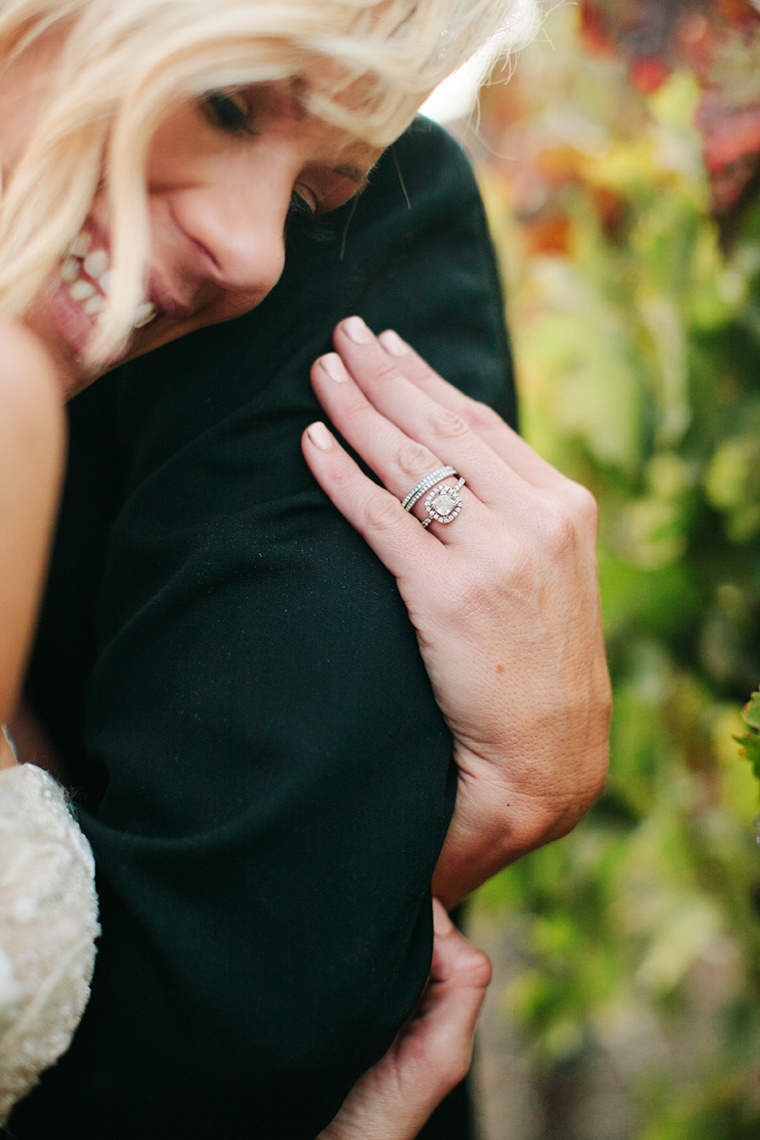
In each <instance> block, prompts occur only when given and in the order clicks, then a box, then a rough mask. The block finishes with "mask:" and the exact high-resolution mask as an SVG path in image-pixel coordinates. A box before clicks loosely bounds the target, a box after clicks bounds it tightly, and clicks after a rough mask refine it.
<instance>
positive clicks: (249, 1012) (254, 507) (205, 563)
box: [11, 121, 513, 1140]
mask: <svg viewBox="0 0 760 1140" xmlns="http://www.w3.org/2000/svg"><path fill="white" fill-rule="evenodd" d="M399 171H400V172H401V175H402V177H403V187H402V184H401V181H400V178H399ZM252 192H255V191H252ZM407 196H408V199H409V204H407ZM354 312H358V313H361V315H362V316H363V317H364V318H365V319H366V320H367V321H368V323H369V324H370V325H371V326H373V327H374V328H375V329H376V330H378V331H379V330H381V329H383V328H386V327H393V328H396V329H397V330H398V331H399V332H400V333H401V335H402V336H405V337H407V338H408V339H409V340H410V342H411V343H413V344H414V345H415V347H417V348H418V350H419V351H420V352H421V353H422V354H423V355H424V356H426V357H427V359H428V360H429V361H430V362H431V363H432V364H433V365H435V366H436V367H437V368H438V369H439V370H440V371H441V372H442V373H443V374H444V375H446V376H447V377H448V378H449V379H451V380H453V381H454V382H456V383H458V384H459V385H461V386H462V387H463V388H465V389H466V390H467V391H469V392H471V393H473V394H475V395H477V396H479V397H481V398H483V399H485V400H488V401H489V402H491V403H495V404H496V405H497V406H499V408H500V410H501V411H502V412H503V413H505V414H507V415H508V416H510V415H511V414H512V412H513V405H512V388H511V372H510V366H509V354H508V349H507V343H506V336H505V331H504V326H503V316H502V302H501V296H500V291H499V286H498V281H497V275H496V271H495V266H494V259H493V254H492V250H491V246H490V243H489V239H488V237H487V234H486V229H485V225H484V219H483V212H482V206H481V203H480V199H479V196H478V194H477V190H476V188H475V185H474V181H473V178H472V174H471V172H470V169H469V166H468V164H467V162H466V160H465V158H464V157H463V155H462V154H461V152H460V151H459V149H458V148H457V147H456V145H455V144H454V143H453V142H452V141H451V140H450V139H449V138H448V136H446V135H445V134H444V133H443V132H442V131H440V130H439V129H437V128H434V127H432V126H431V125H430V124H426V123H425V122H424V121H421V122H420V123H418V124H417V125H416V126H415V127H414V128H413V129H412V130H410V131H409V132H408V133H407V134H406V135H405V136H404V138H403V139H402V140H401V141H400V142H399V143H398V144H397V145H396V147H395V156H394V155H393V154H389V155H387V156H386V157H385V159H384V160H383V161H382V162H381V163H380V165H379V167H378V169H377V171H376V172H375V173H374V174H373V176H372V182H371V185H370V187H369V189H368V190H367V191H366V193H365V194H364V196H363V197H362V198H361V199H360V200H359V202H358V204H356V206H355V208H353V207H352V206H351V205H349V206H348V207H346V208H344V209H342V210H341V211H339V212H338V213H336V214H335V215H332V216H330V217H328V218H326V219H324V220H323V221H320V222H319V223H318V224H317V226H316V227H312V226H310V225H307V226H306V228H296V227H294V228H293V229H292V231H291V232H290V233H289V235H288V251H287V268H286V271H285V274H284V277H283V279H282V281H281V283H280V284H279V285H278V286H277V288H276V289H275V290H274V292H273V293H272V294H271V295H270V296H269V297H268V298H267V299H266V300H265V301H264V303H263V304H262V305H261V306H260V308H259V309H258V310H256V311H255V312H253V313H251V314H250V315H249V316H247V317H245V318H242V319H241V320H238V321H236V322H233V323H232V324H229V325H225V326H221V327H217V328H215V329H209V330H204V331H202V332H200V333H196V334H195V335H193V336H192V337H189V338H187V339H185V340H184V341H180V342H177V343H176V344H173V345H170V346H167V347H166V348H164V349H162V350H160V351H158V352H156V353H154V354H152V355H151V356H150V357H148V358H146V359H145V360H143V361H138V362H136V363H134V364H131V365H127V366H125V367H124V368H122V369H121V370H120V371H119V372H118V373H117V374H115V375H113V376H111V377H109V378H106V379H105V380H103V381H101V382H99V383H98V384H96V385H95V386H94V388H92V389H90V390H88V391H86V392H84V393H83V394H82V395H81V396H80V397H78V398H77V399H76V400H75V401H74V403H73V404H72V406H71V409H70V412H71V447H70V461H69V472H68V481H67V486H66V490H65V497H64V503H63V508H62V514H61V524H60V529H59V535H58V539H57V544H56V549H55V554H54V560H53V566H52V572H51V579H50V586H49V590H48V594H47V598H46V602H45V606H44V612H43V618H42V622H41V627H40V633H39V638H38V645H37V649H36V652H35V656H34V661H33V665H32V668H31V673H30V682H29V695H30V698H31V700H32V703H33V705H34V707H35V708H36V710H37V713H38V715H39V717H40V719H41V720H42V722H43V724H44V726H45V727H46V728H47V730H48V732H49V734H50V736H51V738H52V739H53V741H54V743H55V745H56V746H57V748H58V749H59V751H60V753H61V756H62V758H63V764H64V771H65V777H66V780H67V781H68V783H69V784H70V785H71V786H72V787H73V788H74V789H75V796H76V803H77V805H78V808H79V814H80V822H81V824H82V827H83V828H84V830H85V832H86V833H87V835H88V837H89V839H90V842H91V844H92V847H93V850H94V853H95V858H96V864H97V869H98V889H99V894H100V899H101V910H102V925H103V936H102V939H101V943H100V950H99V954H98V960H97V967H96V972H95V982H94V988H93V994H92V1000H91V1002H90V1005H89V1007H88V1010H87V1012H86V1014H85V1017H84V1021H83V1022H82V1025H81V1028H80V1030H79V1032H78V1033H77V1036H76V1038H75V1040H74V1044H73V1046H72V1048H71V1050H70V1052H69V1053H68V1054H67V1055H66V1057H65V1058H64V1059H63V1060H62V1061H61V1062H60V1063H59V1064H58V1065H57V1066H56V1067H55V1068H54V1069H53V1070H51V1071H50V1072H48V1074H47V1075H46V1076H45V1077H44V1078H43V1080H42V1082H41V1084H40V1086H39V1088H38V1089H37V1091H36V1092H35V1093H33V1094H32V1096H31V1097H30V1098H29V1099H28V1100H27V1101H26V1102H24V1104H22V1105H21V1106H20V1107H19V1108H18V1109H17V1111H16V1112H15V1113H14V1115H13V1116H12V1118H11V1132H12V1134H13V1135H14V1136H15V1137H17V1138H18V1140H29V1138H32V1137H33V1138H36V1140H52V1138H54V1137H55V1138H56V1140H60V1138H62V1137H64V1138H66V1137H72V1138H74V1137H76V1138H77V1140H100V1138H103V1140H127V1138H130V1140H159V1138H161V1140H164V1138H165V1140H178V1138H180V1137H181V1138H188V1140H195V1138H201V1137H204V1138H206V1137H212V1138H216V1137H220V1138H223V1140H234V1138H236V1137H250V1138H259V1137H262V1138H278V1140H289V1138H299V1137H301V1138H304V1140H308V1138H313V1137H314V1136H315V1135H316V1134H317V1133H318V1132H319V1130H320V1128H321V1127H323V1126H324V1124H325V1123H326V1122H327V1121H328V1120H329V1119H330V1118H331V1117H332V1115H333V1114H334V1112H335V1111H336V1109H337V1108H338V1106H339V1104H340V1102H341V1100H342V1098H343V1096H344V1095H345V1092H346V1091H347V1089H348V1088H349V1087H350V1086H351V1084H352V1083H353V1082H354V1080H355V1079H356V1078H357V1076H358V1075H359V1074H360V1073H361V1072H362V1071H364V1070H365V1069H366V1068H367V1067H368V1066H369V1065H371V1064H372V1063H373V1062H374V1061H375V1060H376V1059H377V1058H378V1057H380V1056H381V1055H382V1053H383V1052H384V1051H385V1049H386V1047H387V1046H388V1044H389V1042H390V1041H391V1040H392V1038H393V1036H394V1034H395V1033H396V1031H397V1029H398V1027H399V1025H400V1024H401V1023H402V1022H403V1021H404V1019H405V1018H406V1016H407V1015H408V1013H409V1012H410V1010H411V1009H412V1008H413V1006H414V1004H415V1002H416V1000H417V997H418V995H419V992H420V989H421V987H422V986H423V984H424V981H425V976H426V972H427V968H428V963H429V956H430V947H431V938H432V934H431V921H430V906H429V882H430V875H431V871H432V869H433V866H434V864H435V860H436V856H437V854H438V851H439V849H440V846H441V843H442V841H443V838H444V835H445V832H446V827H447V823H448V820H449V817H450V814H451V811H452V808H453V798H454V790H455V777H454V772H453V770H452V767H451V764H450V740H449V737H448V734H447V731H446V728H445V725H444V723H443V720H442V718H441V715H440V713H439V710H438V708H437V706H436V704H435V701H434V699H433V696H432V692H431V690H430V686H429V683H428V679H427V676H426V673H425V670H424V668H423V666H422V663H421V660H420V658H419V655H418V652H417V647H416V642H415V637H414V633H413V630H412V627H411V625H410V623H409V621H408V619H407V615H406V611H405V609H404V606H403V604H402V602H401V600H400V598H399V596H398V593H397V590H396V586H395V582H394V580H393V578H392V577H391V575H390V574H389V573H388V572H387V571H386V570H385V569H384V567H383V566H382V565H381V564H380V563H379V562H378V561H377V559H376V558H375V556H374V555H373V554H372V553H371V551H370V550H369V548H368V547H367V546H366V545H365V544H364V542H363V540H362V539H361V538H360V537H359V536H358V535H357V534H356V533H355V532H354V531H353V530H352V529H351V527H350V526H349V525H348V524H347V523H346V522H345V521H344V520H343V518H342V517H341V516H340V515H339V514H338V512H337V511H335V510H334V508H332V506H331V505H330V504H329V502H328V501H327V499H326V497H325V496H324V495H323V494H322V492H321V491H320V490H319V488H318V487H317V486H316V484H315V482H314V480H313V477H312V476H311V474H310V472H309V470H308V468H307V467H306V464H305V463H304V460H303V458H302V455H301V449H300V442H299V441H300V436H301V433H302V431H303V429H304V427H305V426H306V425H307V424H308V423H309V422H311V421H312V420H313V419H315V418H320V417H322V416H323V413H322V412H321V410H320V408H319V406H318V404H317V402H316V400H315V397H314V395H313V393H312V390H311V387H310V384H309V378H308V372H309V367H310V364H311V362H312V361H313V359H314V357H315V356H317V355H318V354H319V353H321V352H323V351H325V350H327V349H328V348H329V344H330V332H331V329H332V327H333V326H334V324H335V323H336V322H337V321H338V320H339V319H341V318H342V317H344V316H346V315H348V314H350V313H354ZM441 458H442V460H443V461H444V462H445V461H446V457H445V456H442V457H441ZM464 474H465V475H466V474H467V473H466V472H465V473H464Z"/></svg>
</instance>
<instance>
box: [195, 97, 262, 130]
mask: <svg viewBox="0 0 760 1140" xmlns="http://www.w3.org/2000/svg"><path fill="white" fill-rule="evenodd" d="M202 105H203V109H204V110H205V112H206V114H207V115H208V117H209V118H210V119H211V121H212V122H213V123H214V125H215V126H217V127H219V128H220V129H221V130H223V131H225V132H226V133H227V134H230V135H252V134H255V133H256V132H255V131H254V129H253V127H252V126H251V123H250V111H249V110H248V108H247V107H245V106H241V105H240V103H239V102H238V101H237V100H236V99H235V97H234V96H233V95H230V94H228V93H227V92H226V91H209V92H208V94H207V95H205V96H204V97H203V103H202Z"/></svg>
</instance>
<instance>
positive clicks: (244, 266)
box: [0, 42, 379, 398]
mask: <svg viewBox="0 0 760 1140" xmlns="http://www.w3.org/2000/svg"><path fill="white" fill-rule="evenodd" d="M56 50H57V45H56V44H50V43H49V42H46V43H45V44H43V45H37V46H36V47H35V48H34V49H32V50H31V51H29V52H27V53H26V55H25V56H24V57H23V59H22V60H21V61H20V63H19V65H18V66H15V67H14V68H13V69H11V71H9V72H8V73H7V74H6V75H5V76H4V77H3V78H2V79H1V80H0V158H1V159H2V164H3V171H4V174H5V175H6V176H7V173H8V172H9V171H11V170H12V167H13V162H14V160H15V158H16V157H17V156H18V154H19V153H20V150H21V147H22V146H23V141H24V139H25V138H26V137H27V136H28V131H29V127H30V125H31V124H32V122H33V116H34V114H35V111H36V109H37V108H38V107H39V98H40V97H41V90H40V89H41V83H40V77H41V76H42V75H44V74H45V67H46V66H49V65H50V62H51V61H52V60H53V59H54V57H55V52H56ZM9 85H10V89H9ZM9 96H10V97H9ZM378 155H379V151H378V150H376V149H374V148H371V147H369V146H368V145H367V144H365V143H362V142H360V141H359V140H357V139H354V138H352V137H350V136H349V135H348V134H347V133H346V132H345V131H342V130H340V129H338V128H336V127H332V126H329V125H327V124H326V123H324V122H322V121H321V120H319V119H315V118H314V117H311V116H308V115H306V113H305V112H304V110H303V107H302V103H301V101H300V99H299V85H298V83H290V82H281V83H273V84H266V85H260V86H257V87H252V88H249V89H246V90H242V91H240V92H235V93H229V92H215V93H211V94H210V95H209V96H208V97H207V98H206V99H205V100H204V101H202V102H200V103H197V104H188V105H186V106H184V107H182V108H180V109H179V110H178V111H177V112H175V113H174V114H172V115H171V116H170V117H169V118H167V119H166V120H165V122H164V123H163V124H162V125H161V127H160V128H159V130H158V132H157V133H156V135H155V137H154V140H153V143H152V146H151V150H150V157H149V164H148V178H147V191H148V203H149V214H150V226H151V246H150V254H149V258H148V266H147V272H146V282H147V284H146V293H145V298H144V302H143V304H142V305H141V307H140V310H139V311H138V313H136V315H135V325H136V327H135V330H134V332H133V334H132V336H131V338H130V340H129V343H128V345H127V346H126V347H125V350H124V352H123V353H122V354H121V355H120V357H119V359H120V360H121V359H126V358H127V357H132V356H137V355H139V354H141V353H143V352H147V351H149V350H150V349H152V348H156V347H158V346H159V345H162V344H165V343H167V342H168V341H170V340H174V339H175V338H177V337H179V336H183V335H184V334H185V333H189V332H192V331H194V330H195V329H198V328H201V327H203V326H204V325H209V324H214V323H217V322H219V321H226V320H230V319H231V318H232V317H237V316H240V315H242V314H243V313H245V312H247V311H248V310H250V309H252V308H254V307H255V306H256V305H258V304H259V302H260V301H262V300H263V298H264V297H265V296H266V295H267V293H268V292H269V291H270V289H272V287H273V286H274V285H275V284H276V282H277V280H278V279H279V277H280V274H281V272H282V268H283V263H284V231H285V225H286V222H287V220H288V217H289V215H290V214H291V213H293V212H294V211H297V212H306V213H314V214H320V213H324V212H326V211H328V210H332V209H335V208H336V207H337V206H340V205H342V204H343V203H345V202H346V201H347V200H348V199H349V198H351V197H352V196H353V195H355V194H356V193H357V192H359V191H360V190H361V189H362V187H363V185H364V183H365V181H366V177H367V174H368V172H369V170H370V169H371V167H372V165H373V164H374V162H375V161H376V160H377V158H378ZM109 272H110V238H109V224H108V216H107V213H106V211H105V206H104V202H103V200H102V198H101V197H100V196H98V197H96V199H95V201H94V203H93V206H92V210H91V212H90V214H89V216H88V218H87V219H86V221H85V224H84V226H83V227H82V232H81V233H80V235H79V238H78V239H77V241H76V242H75V243H74V246H73V249H72V251H71V254H70V256H68V257H66V258H65V259H64V260H63V262H62V264H61V266H60V268H59V270H58V271H57V272H56V273H55V274H54V275H53V277H52V279H51V280H50V282H49V283H48V285H47V287H46V288H45V289H44V290H43V293H42V295H41V296H40V298H39V301H38V302H37V303H36V304H35V305H34V307H33V311H32V312H31V313H30V314H29V316H28V318H27V324H28V325H29V326H30V327H31V328H32V329H33V330H34V331H35V332H36V333H37V335H38V336H39V337H40V338H41V339H42V340H43V342H44V343H45V345H46V346H47V348H48V350H49V351H50V352H51V354H52V355H53V357H54V359H55V360H56V362H57V364H58V366H59V368H60V371H61V377H62V384H63V387H64V391H65V394H66V397H67V398H68V397H70V396H71V395H73V394H74V393H75V392H76V391H78V390H79V389H80V388H81V387H84V386H85V384H86V383H87V382H88V379H91V378H92V377H89V378H84V379H83V377H82V372H83V369H82V364H81V358H82V354H83V353H84V351H85V349H86V347H87V344H88V342H89V341H90V338H91V337H92V336H93V333H94V329H95V321H96V317H97V313H98V312H99V311H100V309H101V308H102V306H103V298H104V296H105V294H106V293H107V290H108V287H109Z"/></svg>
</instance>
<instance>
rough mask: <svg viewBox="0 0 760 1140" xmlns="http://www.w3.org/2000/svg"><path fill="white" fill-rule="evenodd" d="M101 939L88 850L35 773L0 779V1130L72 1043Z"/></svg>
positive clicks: (60, 799)
mask: <svg viewBox="0 0 760 1140" xmlns="http://www.w3.org/2000/svg"><path fill="white" fill-rule="evenodd" d="M98 933H99V928H98V922H97V900H96V896H95V886H94V865H93V859H92V853H91V851H90V847H89V844H88V843H87V840H86V839H85V837H84V835H83V834H82V832H81V831H80V829H79V828H78V826H77V824H76V822H75V820H74V818H73V817H72V815H71V812H70V811H69V809H68V807H67V804H66V799H65V795H64V792H63V790H62V789H61V787H60V786H59V785H58V784H57V783H56V781H55V780H53V778H52V777H51V776H49V775H48V773H47V772H44V771H43V770H42V769H41V768H37V767H35V766H34V765H32V764H21V765H19V766H18V767H17V768H8V769H4V770H2V771H0V1123H1V1122H2V1121H3V1120H4V1119H5V1117H6V1116H7V1115H8V1113H9V1112H10V1109H11V1107H12V1106H13V1104H15V1102H16V1101H17V1100H19V1099H20V1098H21V1097H22V1096H25V1095H26V1093H28V1092H29V1090H30V1089H31V1088H32V1087H33V1086H34V1085H35V1084H36V1083H37V1079H38V1077H39V1074H40V1073H41V1072H42V1071H43V1070H44V1069H46V1068H47V1067H48V1066H49V1065H52V1064H53V1062H54V1061H56V1060H57V1059H58V1057H60V1055H61V1053H63V1052H64V1050H65V1049H66V1048H67V1046H68V1044H69V1042H70V1041H71V1038H72V1035H73V1033H74V1030H75V1029H76V1027H77V1025H78V1024H79V1019H80V1018H81V1016H82V1012H83V1011H84V1007H85V1005H86V1004H87V999H88V997H89V992H90V990H89V987H90V980H91V978H92V970H93V965H94V959H95V938H96V937H97V935H98Z"/></svg>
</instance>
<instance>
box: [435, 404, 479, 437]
mask: <svg viewBox="0 0 760 1140" xmlns="http://www.w3.org/2000/svg"><path fill="white" fill-rule="evenodd" d="M429 423H430V428H431V430H432V432H433V433H434V434H435V436H436V437H438V438H440V439H444V440H449V439H453V440H458V439H462V437H463V436H466V435H468V434H469V431H470V427H469V424H468V423H467V421H466V420H465V419H463V418H462V417H461V416H460V415H457V413H456V412H452V411H450V410H449V408H441V407H435V408H433V409H432V410H431V412H430V415H429Z"/></svg>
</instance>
